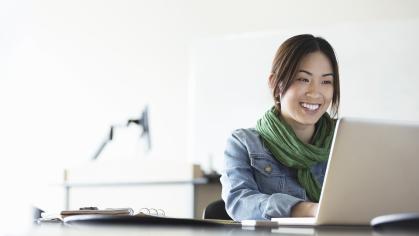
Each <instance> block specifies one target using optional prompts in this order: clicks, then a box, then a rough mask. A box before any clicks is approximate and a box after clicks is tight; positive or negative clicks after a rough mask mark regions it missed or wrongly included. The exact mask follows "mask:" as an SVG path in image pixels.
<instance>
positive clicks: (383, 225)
mask: <svg viewBox="0 0 419 236" xmlns="http://www.w3.org/2000/svg"><path fill="white" fill-rule="evenodd" d="M371 226H372V227H373V228H374V229H376V230H384V231H387V230H417V231H419V213H399V214H390V215H383V216H378V217H375V218H374V219H372V220H371Z"/></svg>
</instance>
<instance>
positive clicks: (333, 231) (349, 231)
mask: <svg viewBox="0 0 419 236" xmlns="http://www.w3.org/2000/svg"><path fill="white" fill-rule="evenodd" d="M27 235H30V236H38V235H39V236H41V235H42V236H49V235H54V236H73V235H74V236H108V235H118V236H119V235H123V236H131V235H132V236H139V235H146V236H165V235H170V236H177V235H179V236H181V235H182V236H188V235H198V236H222V235H231V236H238V235H249V236H250V235H255V236H256V235H296V236H297V235H305V236H307V235H319V236H320V235H326V236H333V235H374V236H379V235H419V231H416V232H403V231H402V232H400V231H399V232H376V231H373V230H371V229H369V228H356V227H353V228H352V227H344V228H342V227H341V228H339V227H334V228H274V229H272V228H257V229H254V228H241V227H228V226H225V227H211V228H208V227H198V226H196V227H187V226H144V225H143V226H125V227H123V226H83V225H78V226H71V227H65V226H58V225H41V226H34V227H33V228H31V230H30V231H29V232H28V234H27Z"/></svg>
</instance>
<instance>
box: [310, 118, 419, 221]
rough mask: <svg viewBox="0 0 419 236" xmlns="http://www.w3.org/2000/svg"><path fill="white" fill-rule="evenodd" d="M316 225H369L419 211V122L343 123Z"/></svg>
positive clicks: (344, 120) (326, 178)
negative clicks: (379, 218)
mask: <svg viewBox="0 0 419 236" xmlns="http://www.w3.org/2000/svg"><path fill="white" fill-rule="evenodd" d="M328 162H329V163H328V167H327V170H326V176H325V180H324V183H323V189H322V194H321V197H320V204H319V211H318V214H317V217H316V223H315V224H316V225H369V224H370V221H371V219H372V218H374V217H376V216H379V215H384V214H391V213H401V212H419V202H418V201H419V200H418V199H419V188H418V187H417V186H418V182H419V170H418V168H419V124H413V123H401V122H389V121H373V120H363V119H354V118H343V119H340V120H339V121H338V124H337V129H336V131H335V137H334V141H333V144H332V148H331V152H330V157H329V161H328Z"/></svg>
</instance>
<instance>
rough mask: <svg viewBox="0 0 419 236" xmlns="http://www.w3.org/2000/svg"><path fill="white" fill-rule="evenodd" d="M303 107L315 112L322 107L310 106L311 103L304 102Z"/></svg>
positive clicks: (317, 105)
mask: <svg viewBox="0 0 419 236" xmlns="http://www.w3.org/2000/svg"><path fill="white" fill-rule="evenodd" d="M301 106H302V107H304V108H307V109H309V110H311V111H314V110H317V109H318V108H319V107H320V104H309V103H305V102H302V103H301Z"/></svg>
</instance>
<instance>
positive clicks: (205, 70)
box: [189, 19, 419, 170]
mask: <svg viewBox="0 0 419 236" xmlns="http://www.w3.org/2000/svg"><path fill="white" fill-rule="evenodd" d="M300 33H311V34H314V35H317V36H322V37H324V38H326V39H327V40H328V41H329V42H330V43H331V44H332V46H333V47H334V48H335V51H336V54H337V57H338V61H339V65H340V77H341V109H340V116H352V117H365V118H380V119H395V120H413V121H419V105H418V101H419V95H418V92H417V91H418V88H419V72H418V68H419V60H417V57H418V55H419V45H418V42H419V19H412V20H402V21H387V22H367V23H362V22H357V23H347V24H336V25H331V26H327V27H318V28H300V29H278V31H276V32H264V33H249V34H240V35H228V36H224V37H219V38H210V39H202V40H198V41H196V42H195V44H194V45H193V46H192V47H191V53H190V58H191V59H190V61H191V66H190V81H189V92H190V94H189V98H190V104H189V119H190V120H189V156H190V159H191V160H193V161H194V162H196V163H200V164H202V166H204V167H205V168H206V169H209V168H210V166H211V165H212V166H213V167H214V168H215V169H216V170H220V169H221V168H222V165H223V151H224V146H225V141H226V139H227V137H228V135H229V133H230V132H231V131H232V130H234V129H237V128H243V127H244V128H246V127H252V126H254V125H255V124H256V121H257V119H258V118H259V117H260V116H261V115H262V114H263V112H264V111H265V110H267V109H268V108H269V107H270V106H271V105H272V104H273V103H272V101H271V96H270V92H269V89H268V83H267V80H268V76H269V73H270V66H271V62H272V59H273V57H274V54H275V51H276V49H277V48H278V47H279V45H280V44H281V43H282V42H283V41H284V40H285V39H287V38H289V37H290V36H292V35H295V34H300ZM211 160H212V161H211ZM211 163H212V164H211Z"/></svg>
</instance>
